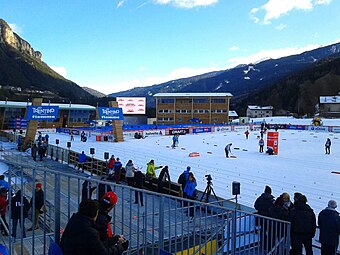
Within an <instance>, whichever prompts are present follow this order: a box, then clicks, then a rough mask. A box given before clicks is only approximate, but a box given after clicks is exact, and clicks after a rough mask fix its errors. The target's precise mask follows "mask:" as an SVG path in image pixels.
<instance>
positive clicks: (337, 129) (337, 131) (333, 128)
mask: <svg viewBox="0 0 340 255" xmlns="http://www.w3.org/2000/svg"><path fill="white" fill-rule="evenodd" d="M332 132H334V133H340V127H332Z"/></svg>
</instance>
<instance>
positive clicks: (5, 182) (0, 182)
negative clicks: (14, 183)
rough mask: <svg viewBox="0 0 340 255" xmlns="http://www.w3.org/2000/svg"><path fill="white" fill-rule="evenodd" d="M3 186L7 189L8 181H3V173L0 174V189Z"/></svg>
mask: <svg viewBox="0 0 340 255" xmlns="http://www.w3.org/2000/svg"><path fill="white" fill-rule="evenodd" d="M1 188H5V189H6V190H7V191H8V190H9V183H8V182H7V181H5V175H3V174H2V175H0V189H1Z"/></svg>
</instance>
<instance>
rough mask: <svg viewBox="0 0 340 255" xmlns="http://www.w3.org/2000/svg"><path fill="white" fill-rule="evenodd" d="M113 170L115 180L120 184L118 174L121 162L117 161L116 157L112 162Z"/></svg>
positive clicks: (120, 170)
mask: <svg viewBox="0 0 340 255" xmlns="http://www.w3.org/2000/svg"><path fill="white" fill-rule="evenodd" d="M114 169H115V170H114V171H115V180H116V183H117V184H120V175H121V173H122V163H121V162H120V161H119V158H117V159H116V161H115V164H114Z"/></svg>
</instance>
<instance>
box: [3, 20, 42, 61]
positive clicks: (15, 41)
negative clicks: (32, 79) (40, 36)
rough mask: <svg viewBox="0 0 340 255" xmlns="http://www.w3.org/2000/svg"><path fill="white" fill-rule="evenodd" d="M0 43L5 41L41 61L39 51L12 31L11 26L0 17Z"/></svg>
mask: <svg viewBox="0 0 340 255" xmlns="http://www.w3.org/2000/svg"><path fill="white" fill-rule="evenodd" d="M0 43H6V44H8V45H9V46H11V47H13V48H15V49H17V50H18V51H20V52H21V53H23V54H27V55H29V56H31V57H34V58H36V59H38V60H40V61H41V58H42V54H41V52H40V51H35V50H34V49H33V48H32V47H31V45H30V44H29V43H28V42H26V41H25V40H23V39H22V38H20V37H19V36H18V35H17V34H16V33H14V32H13V30H12V29H11V27H10V26H9V25H8V24H7V22H6V21H4V20H3V19H0Z"/></svg>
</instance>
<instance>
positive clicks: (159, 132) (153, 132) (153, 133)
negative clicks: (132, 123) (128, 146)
mask: <svg viewBox="0 0 340 255" xmlns="http://www.w3.org/2000/svg"><path fill="white" fill-rule="evenodd" d="M142 132H143V136H144V137H146V136H159V135H164V134H165V130H143V131H142Z"/></svg>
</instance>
